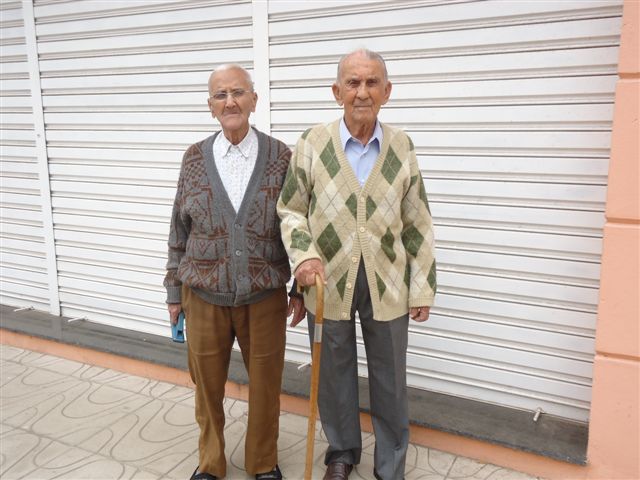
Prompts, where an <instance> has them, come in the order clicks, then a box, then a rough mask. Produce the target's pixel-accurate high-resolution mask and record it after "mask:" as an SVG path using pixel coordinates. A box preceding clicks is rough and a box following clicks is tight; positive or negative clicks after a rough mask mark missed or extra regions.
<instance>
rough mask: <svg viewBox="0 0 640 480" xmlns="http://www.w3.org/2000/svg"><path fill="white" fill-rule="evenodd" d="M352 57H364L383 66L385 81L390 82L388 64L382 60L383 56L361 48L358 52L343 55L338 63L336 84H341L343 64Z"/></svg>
mask: <svg viewBox="0 0 640 480" xmlns="http://www.w3.org/2000/svg"><path fill="white" fill-rule="evenodd" d="M352 55H363V56H364V57H365V58H367V59H369V60H375V61H376V62H378V63H379V64H380V65H382V71H383V72H384V81H385V82H386V81H388V75H387V64H386V63H385V62H384V58H382V55H380V54H379V53H376V52H374V51H372V50H369V49H366V48H359V49H357V50H354V51H353V52H350V53H347V54H346V55H343V56H342V57H341V58H340V61H339V62H338V74H337V76H336V83H340V75H341V74H342V65H343V63H344V62H345V60H347V58H349V57H350V56H352Z"/></svg>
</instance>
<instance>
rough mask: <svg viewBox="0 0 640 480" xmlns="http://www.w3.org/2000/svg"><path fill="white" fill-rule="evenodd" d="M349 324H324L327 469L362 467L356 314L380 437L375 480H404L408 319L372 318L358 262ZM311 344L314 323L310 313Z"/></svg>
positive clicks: (322, 406) (321, 399)
mask: <svg viewBox="0 0 640 480" xmlns="http://www.w3.org/2000/svg"><path fill="white" fill-rule="evenodd" d="M355 288H356V289H355V291H354V298H353V305H352V306H351V319H350V320H325V321H324V323H323V327H322V355H321V357H322V358H321V361H320V385H319V389H318V409H319V411H320V420H321V422H322V428H323V430H324V433H325V435H326V436H327V440H328V442H329V447H328V448H327V452H326V455H325V460H324V462H325V464H329V463H333V462H345V463H350V464H358V463H360V454H361V452H362V437H361V431H360V415H359V398H358V365H357V363H358V362H357V349H356V325H355V313H356V311H357V312H358V314H359V317H360V325H361V328H362V336H363V339H364V346H365V351H366V353H367V368H368V373H369V398H370V404H371V419H372V422H373V431H374V433H375V437H376V443H375V452H374V465H375V474H376V477H377V478H380V479H383V480H398V479H402V478H404V468H405V460H406V455H407V447H408V445H409V418H408V401H407V377H406V364H407V361H406V359H407V335H408V328H409V325H408V323H409V316H408V315H403V316H402V317H399V318H396V319H394V320H391V321H388V322H383V321H376V320H374V319H373V308H372V305H371V297H370V295H369V286H368V284H367V277H366V273H365V270H364V264H363V263H362V262H360V268H359V270H358V276H357V279H356V287H355ZM307 321H308V324H309V333H310V341H311V342H313V331H314V328H313V327H314V321H315V318H314V316H313V315H312V314H311V313H308V314H307Z"/></svg>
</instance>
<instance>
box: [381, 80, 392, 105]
mask: <svg viewBox="0 0 640 480" xmlns="http://www.w3.org/2000/svg"><path fill="white" fill-rule="evenodd" d="M391 87H392V85H391V82H389V81H387V85H385V87H384V102H383V103H382V104H383V105H384V104H385V103H387V102H388V101H389V97H390V96H391Z"/></svg>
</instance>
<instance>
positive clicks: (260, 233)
mask: <svg viewBox="0 0 640 480" xmlns="http://www.w3.org/2000/svg"><path fill="white" fill-rule="evenodd" d="M256 133H257V135H258V158H257V160H256V165H255V168H254V171H253V173H252V175H251V179H250V181H249V185H248V187H247V191H246V192H245V196H244V199H243V200H242V204H241V206H240V210H239V211H238V212H237V215H236V212H235V210H234V208H233V205H232V204H231V201H230V200H229V196H228V195H227V192H226V190H225V188H224V186H223V184H222V180H221V179H220V175H219V173H218V170H217V168H216V165H215V161H214V159H213V141H214V139H215V137H216V135H218V134H220V132H217V133H216V134H214V135H211V136H210V137H208V138H205V139H204V140H202V141H201V142H198V143H196V144H194V145H192V146H191V147H189V148H188V149H187V151H186V152H185V154H184V157H183V159H182V166H181V168H180V177H179V179H178V187H177V191H176V197H175V201H174V204H173V213H172V215H171V227H170V231H169V242H168V243H169V259H168V262H167V275H166V277H165V280H164V286H165V287H166V289H167V303H180V298H181V295H180V291H181V286H182V284H184V285H188V286H189V287H191V288H192V289H193V290H194V292H195V293H196V294H197V295H199V296H200V297H201V298H202V299H203V300H205V301H206V302H208V303H212V304H215V305H221V306H236V305H244V304H248V303H255V302H257V301H259V300H261V299H262V298H264V297H266V296H267V295H269V293H270V290H272V289H274V288H278V287H283V286H284V285H285V284H286V283H287V281H288V280H289V278H290V276H291V270H290V268H289V260H288V257H287V253H286V251H285V248H284V246H283V245H282V240H281V237H280V219H279V218H278V215H277V213H276V203H277V201H278V196H279V195H280V190H281V188H282V183H283V181H284V177H285V175H286V172H287V168H288V166H289V160H290V158H291V151H290V150H289V148H288V147H287V146H286V145H285V144H284V143H282V142H280V141H279V140H276V139H275V138H272V137H270V136H268V135H265V134H264V133H261V132H259V131H257V130H256Z"/></svg>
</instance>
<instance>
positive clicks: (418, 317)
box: [409, 307, 431, 322]
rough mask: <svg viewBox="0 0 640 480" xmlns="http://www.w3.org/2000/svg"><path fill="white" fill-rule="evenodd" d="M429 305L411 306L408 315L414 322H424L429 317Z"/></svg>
mask: <svg viewBox="0 0 640 480" xmlns="http://www.w3.org/2000/svg"><path fill="white" fill-rule="evenodd" d="M429 310H431V307H412V308H410V309H409V316H410V317H411V319H412V320H415V321H416V322H426V321H427V320H428V319H429Z"/></svg>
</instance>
